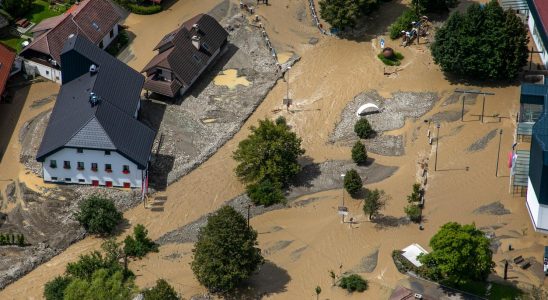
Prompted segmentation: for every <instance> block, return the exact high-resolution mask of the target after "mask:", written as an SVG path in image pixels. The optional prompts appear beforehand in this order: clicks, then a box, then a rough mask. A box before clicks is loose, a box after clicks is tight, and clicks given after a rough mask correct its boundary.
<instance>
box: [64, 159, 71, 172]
mask: <svg viewBox="0 0 548 300" xmlns="http://www.w3.org/2000/svg"><path fill="white" fill-rule="evenodd" d="M70 168H71V167H70V160H64V161H63V169H67V170H70Z"/></svg>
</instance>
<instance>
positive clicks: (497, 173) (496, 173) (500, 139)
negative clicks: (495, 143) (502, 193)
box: [495, 129, 502, 177]
mask: <svg viewBox="0 0 548 300" xmlns="http://www.w3.org/2000/svg"><path fill="white" fill-rule="evenodd" d="M501 141H502V129H501V130H500V131H499V150H498V152H497V170H496V171H495V177H499V159H500V143H501Z"/></svg>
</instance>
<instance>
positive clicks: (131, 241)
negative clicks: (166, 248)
mask: <svg viewBox="0 0 548 300" xmlns="http://www.w3.org/2000/svg"><path fill="white" fill-rule="evenodd" d="M147 234H148V231H147V230H146V228H145V226H143V225H142V224H137V225H136V226H135V228H133V236H131V235H128V236H127V237H126V239H125V240H124V252H125V254H126V255H127V256H133V257H138V258H143V257H144V256H145V255H147V253H149V252H158V244H156V243H154V242H153V241H152V240H151V239H150V238H149V237H148V236H147Z"/></svg>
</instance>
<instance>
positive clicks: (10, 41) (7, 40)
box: [0, 36, 25, 53]
mask: <svg viewBox="0 0 548 300" xmlns="http://www.w3.org/2000/svg"><path fill="white" fill-rule="evenodd" d="M24 40H25V39H22V38H19V37H14V36H8V37H2V38H0V43H2V44H4V45H6V46H8V47H10V48H12V49H13V50H15V51H17V53H19V52H20V51H21V49H22V48H23V46H22V45H21V43H22V42H23V41H24Z"/></svg>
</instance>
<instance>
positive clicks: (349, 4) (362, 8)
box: [318, 0, 379, 30]
mask: <svg viewBox="0 0 548 300" xmlns="http://www.w3.org/2000/svg"><path fill="white" fill-rule="evenodd" d="M318 4H319V6H320V16H321V17H322V19H324V20H325V21H326V22H327V23H329V25H331V27H333V28H336V29H339V30H343V29H345V28H354V27H355V26H356V23H357V22H358V20H359V19H360V18H361V17H363V16H364V15H368V14H370V13H371V12H372V11H374V10H375V9H377V8H378V7H379V1H378V0H359V1H354V0H320V1H319V2H318Z"/></svg>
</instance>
